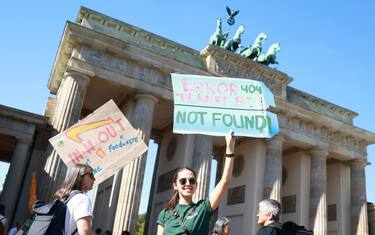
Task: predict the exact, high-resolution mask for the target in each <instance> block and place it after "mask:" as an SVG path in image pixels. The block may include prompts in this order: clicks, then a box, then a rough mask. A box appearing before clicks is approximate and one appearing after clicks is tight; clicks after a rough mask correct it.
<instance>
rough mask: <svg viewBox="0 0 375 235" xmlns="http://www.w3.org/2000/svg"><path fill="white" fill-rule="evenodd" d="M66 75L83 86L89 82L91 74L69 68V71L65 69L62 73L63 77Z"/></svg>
mask: <svg viewBox="0 0 375 235" xmlns="http://www.w3.org/2000/svg"><path fill="white" fill-rule="evenodd" d="M67 77H71V78H73V79H75V80H77V82H78V83H79V84H80V85H83V86H87V85H88V84H89V82H90V78H91V76H89V75H87V74H84V73H80V72H77V71H73V70H70V71H67V72H65V73H64V79H65V78H67Z"/></svg>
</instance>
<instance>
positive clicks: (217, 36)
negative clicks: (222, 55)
mask: <svg viewBox="0 0 375 235" xmlns="http://www.w3.org/2000/svg"><path fill="white" fill-rule="evenodd" d="M221 26H222V21H221V18H218V19H217V21H216V31H215V33H214V34H212V36H211V37H210V41H209V42H208V44H209V45H215V46H221V44H223V43H222V42H223V41H224V43H225V41H226V38H227V37H228V32H225V33H224V34H223V33H222V29H221Z"/></svg>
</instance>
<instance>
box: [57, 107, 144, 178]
mask: <svg viewBox="0 0 375 235" xmlns="http://www.w3.org/2000/svg"><path fill="white" fill-rule="evenodd" d="M50 142H51V144H52V145H53V147H54V148H55V150H56V151H57V153H58V154H59V155H60V157H61V159H62V160H63V161H64V163H65V164H66V165H68V166H72V165H74V164H77V163H85V164H89V165H90V166H92V167H93V168H94V174H95V178H96V181H95V183H96V184H98V183H100V182H102V181H103V180H105V179H106V178H108V177H109V176H111V175H112V174H114V173H116V171H118V170H119V169H121V168H122V167H124V166H125V165H126V164H127V163H129V162H130V161H131V160H132V159H134V158H136V157H139V156H140V155H142V154H143V153H144V152H145V151H147V146H146V145H145V143H144V142H143V141H142V139H141V138H140V137H139V136H138V132H137V131H136V130H135V129H134V128H133V127H132V126H131V124H130V123H129V121H128V120H127V119H126V118H125V116H124V115H123V114H122V112H121V111H120V110H119V109H118V107H117V106H116V104H115V103H114V102H113V101H112V100H111V101H109V102H107V103H106V104H104V105H103V106H102V107H100V108H99V109H97V110H96V111H94V112H93V113H92V114H90V115H89V116H88V117H86V118H85V119H83V120H81V121H80V122H78V123H76V124H75V125H73V126H72V127H70V128H69V129H67V130H66V131H64V132H62V133H60V134H59V135H57V136H55V137H53V138H51V139H50Z"/></svg>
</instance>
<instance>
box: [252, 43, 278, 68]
mask: <svg viewBox="0 0 375 235" xmlns="http://www.w3.org/2000/svg"><path fill="white" fill-rule="evenodd" d="M280 49H281V48H280V43H278V42H277V43H274V44H272V45H271V46H270V47H269V48H268V50H267V53H266V54H265V55H264V54H262V55H260V56H259V57H258V58H257V59H256V61H257V62H258V63H261V64H264V65H269V64H279V62H277V61H276V53H277V52H279V51H280Z"/></svg>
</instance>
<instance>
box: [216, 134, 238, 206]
mask: <svg viewBox="0 0 375 235" xmlns="http://www.w3.org/2000/svg"><path fill="white" fill-rule="evenodd" d="M225 141H226V150H225V163H224V169H223V174H222V176H221V179H220V181H219V183H218V184H217V185H216V186H215V188H214V191H213V192H212V194H211V195H210V203H211V208H212V210H216V208H217V207H218V206H219V204H220V202H221V200H222V199H223V197H224V193H225V191H226V190H227V189H228V187H229V185H230V182H231V180H232V171H233V161H234V159H233V154H234V145H235V143H236V141H235V137H234V136H233V133H232V132H230V133H229V134H227V135H226V136H225Z"/></svg>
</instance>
